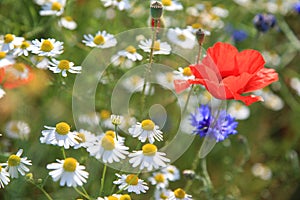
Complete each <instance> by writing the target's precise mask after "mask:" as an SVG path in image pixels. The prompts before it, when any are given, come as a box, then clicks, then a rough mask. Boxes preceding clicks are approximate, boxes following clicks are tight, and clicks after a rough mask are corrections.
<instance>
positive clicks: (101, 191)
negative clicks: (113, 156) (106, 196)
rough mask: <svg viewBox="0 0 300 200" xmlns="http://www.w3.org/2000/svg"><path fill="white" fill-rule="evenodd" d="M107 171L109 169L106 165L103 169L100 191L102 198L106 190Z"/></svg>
mask: <svg viewBox="0 0 300 200" xmlns="http://www.w3.org/2000/svg"><path fill="white" fill-rule="evenodd" d="M106 169H107V166H106V165H105V164H104V167H103V172H102V178H101V185H100V191H99V195H100V196H101V195H102V193H103V188H104V180H105V174H106Z"/></svg>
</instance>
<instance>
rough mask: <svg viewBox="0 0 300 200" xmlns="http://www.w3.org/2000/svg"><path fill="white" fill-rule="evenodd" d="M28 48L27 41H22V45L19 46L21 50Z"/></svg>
mask: <svg viewBox="0 0 300 200" xmlns="http://www.w3.org/2000/svg"><path fill="white" fill-rule="evenodd" d="M29 46H30V44H29V42H27V41H23V42H22V44H21V49H26V48H28V47H29Z"/></svg>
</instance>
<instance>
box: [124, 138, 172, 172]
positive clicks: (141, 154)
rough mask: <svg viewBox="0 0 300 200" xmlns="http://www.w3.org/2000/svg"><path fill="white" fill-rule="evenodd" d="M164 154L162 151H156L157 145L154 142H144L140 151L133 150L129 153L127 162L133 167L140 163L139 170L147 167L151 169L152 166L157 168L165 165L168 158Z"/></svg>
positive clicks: (168, 160)
mask: <svg viewBox="0 0 300 200" xmlns="http://www.w3.org/2000/svg"><path fill="white" fill-rule="evenodd" d="M165 155H166V154H165V153H163V152H158V151H157V147H156V146H155V145H154V144H145V145H144V146H143V147H142V151H134V152H133V153H130V154H129V155H128V157H131V159H130V160H129V163H131V164H132V166H133V167H137V166H139V165H140V167H139V168H140V170H142V169H144V168H147V170H149V171H151V170H152V169H153V168H154V169H158V168H159V167H166V166H167V164H166V163H168V162H170V159H168V158H165V157H164V156H165Z"/></svg>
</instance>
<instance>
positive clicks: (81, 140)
mask: <svg viewBox="0 0 300 200" xmlns="http://www.w3.org/2000/svg"><path fill="white" fill-rule="evenodd" d="M76 136H77V137H78V138H77V139H76V141H77V142H78V143H84V142H85V141H86V139H85V135H84V133H77V134H76Z"/></svg>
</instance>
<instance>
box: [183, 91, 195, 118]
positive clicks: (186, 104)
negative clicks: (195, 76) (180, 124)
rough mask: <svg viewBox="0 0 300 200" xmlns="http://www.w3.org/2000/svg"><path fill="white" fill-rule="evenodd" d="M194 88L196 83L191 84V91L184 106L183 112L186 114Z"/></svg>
mask: <svg viewBox="0 0 300 200" xmlns="http://www.w3.org/2000/svg"><path fill="white" fill-rule="evenodd" d="M193 89H194V85H192V86H191V89H190V91H189V93H188V96H187V99H186V102H185V104H184V108H183V112H182V114H184V113H185V111H186V109H187V106H188V103H189V101H190V98H191V95H192V92H193Z"/></svg>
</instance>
